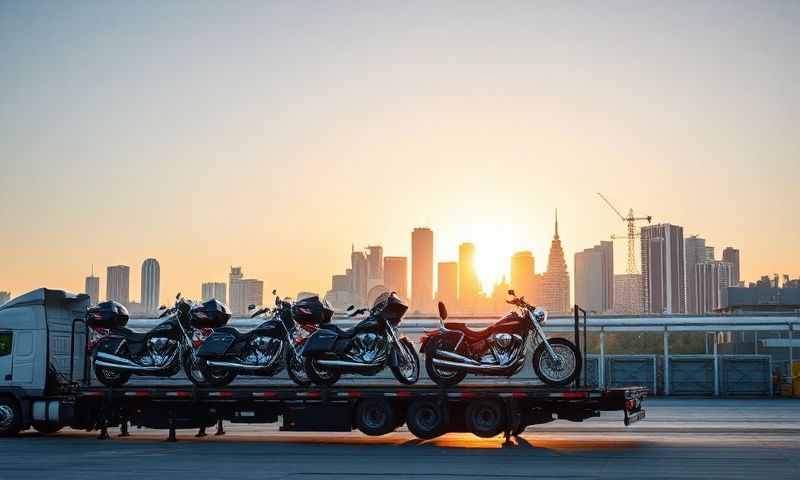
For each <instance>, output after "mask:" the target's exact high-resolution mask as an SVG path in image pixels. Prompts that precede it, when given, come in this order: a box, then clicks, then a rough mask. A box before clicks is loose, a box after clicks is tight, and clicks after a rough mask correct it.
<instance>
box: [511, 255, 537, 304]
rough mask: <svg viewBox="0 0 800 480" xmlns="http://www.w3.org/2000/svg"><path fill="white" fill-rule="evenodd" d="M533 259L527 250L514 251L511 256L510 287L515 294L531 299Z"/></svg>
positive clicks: (532, 294) (532, 293)
mask: <svg viewBox="0 0 800 480" xmlns="http://www.w3.org/2000/svg"><path fill="white" fill-rule="evenodd" d="M534 273H535V260H534V258H533V253H531V252H529V251H522V252H516V253H514V254H513V255H512V256H511V288H513V289H514V291H515V292H516V294H517V295H523V296H524V297H525V298H526V299H527V300H528V301H529V302H531V301H533V297H534V291H533V284H534Z"/></svg>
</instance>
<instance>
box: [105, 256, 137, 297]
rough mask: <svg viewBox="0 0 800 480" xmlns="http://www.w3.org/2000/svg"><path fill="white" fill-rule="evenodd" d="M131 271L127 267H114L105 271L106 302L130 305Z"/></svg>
mask: <svg viewBox="0 0 800 480" xmlns="http://www.w3.org/2000/svg"><path fill="white" fill-rule="evenodd" d="M130 278H131V269H130V267H128V266H127V265H114V266H112V267H108V269H107V270H106V300H113V301H115V302H119V303H121V304H123V305H128V304H129V303H130Z"/></svg>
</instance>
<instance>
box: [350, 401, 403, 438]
mask: <svg viewBox="0 0 800 480" xmlns="http://www.w3.org/2000/svg"><path fill="white" fill-rule="evenodd" d="M355 417H356V418H355V424H356V427H357V428H358V429H359V430H360V431H361V433H363V434H365V435H370V436H378V435H386V434H387V433H390V432H392V431H394V429H395V425H396V423H397V420H396V415H395V412H394V408H392V404H391V403H389V401H388V400H386V399H383V398H366V399H364V400H360V401H359V402H358V404H357V405H356V411H355Z"/></svg>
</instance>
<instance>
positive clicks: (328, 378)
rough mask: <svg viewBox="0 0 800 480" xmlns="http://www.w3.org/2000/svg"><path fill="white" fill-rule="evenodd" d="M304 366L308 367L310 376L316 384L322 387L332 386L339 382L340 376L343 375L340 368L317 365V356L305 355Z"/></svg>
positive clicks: (307, 370) (307, 371)
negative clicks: (328, 368) (326, 367)
mask: <svg viewBox="0 0 800 480" xmlns="http://www.w3.org/2000/svg"><path fill="white" fill-rule="evenodd" d="M303 367H305V369H306V373H307V374H308V378H310V379H311V381H312V382H314V384H315V385H319V386H321V387H330V386H331V385H333V384H334V383H336V382H338V381H339V377H341V376H342V372H340V371H339V370H327V369H324V368H320V367H319V365H317V358H315V357H305V358H304V359H303Z"/></svg>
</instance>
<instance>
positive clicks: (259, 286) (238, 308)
mask: <svg viewBox="0 0 800 480" xmlns="http://www.w3.org/2000/svg"><path fill="white" fill-rule="evenodd" d="M228 287H229V290H230V291H229V296H230V299H229V305H228V306H229V307H230V309H231V313H233V314H234V315H244V314H246V313H247V307H248V306H249V305H261V304H263V303H264V282H262V281H261V280H256V279H252V278H244V275H243V274H242V267H231V273H230V275H229V282H228Z"/></svg>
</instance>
